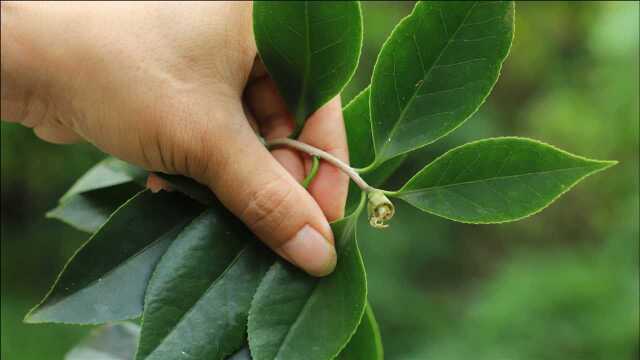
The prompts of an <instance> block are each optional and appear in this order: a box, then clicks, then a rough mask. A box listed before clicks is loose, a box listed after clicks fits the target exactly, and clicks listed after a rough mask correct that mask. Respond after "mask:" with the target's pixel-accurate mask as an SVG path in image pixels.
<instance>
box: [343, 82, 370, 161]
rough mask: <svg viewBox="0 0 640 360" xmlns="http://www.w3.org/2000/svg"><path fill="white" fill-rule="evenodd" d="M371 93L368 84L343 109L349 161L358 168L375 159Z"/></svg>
mask: <svg viewBox="0 0 640 360" xmlns="http://www.w3.org/2000/svg"><path fill="white" fill-rule="evenodd" d="M369 93H370V87H368V86H367V88H366V89H364V90H362V92H360V93H359V94H358V95H356V97H354V98H353V99H352V100H351V101H350V102H349V103H348V104H347V106H345V107H344V109H342V115H343V117H344V125H345V130H346V132H347V143H348V144H349V161H350V163H351V166H353V167H356V168H362V167H365V166H367V165H369V164H371V163H372V162H373V160H374V151H373V139H372V138H371V117H370V115H369Z"/></svg>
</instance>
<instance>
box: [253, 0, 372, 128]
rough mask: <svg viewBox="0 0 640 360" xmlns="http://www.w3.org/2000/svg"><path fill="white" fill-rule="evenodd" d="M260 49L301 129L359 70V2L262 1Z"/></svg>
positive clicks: (258, 5) (256, 11) (257, 11)
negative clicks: (357, 68) (357, 69)
mask: <svg viewBox="0 0 640 360" xmlns="http://www.w3.org/2000/svg"><path fill="white" fill-rule="evenodd" d="M253 26H254V35H255V39H256V45H257V46H258V52H259V53H260V57H261V58H262V61H263V63H264V65H265V67H266V69H267V71H268V72H269V74H270V75H271V77H272V78H273V80H274V81H275V83H276V85H277V87H278V90H279V92H280V95H281V96H282V97H283V98H284V100H285V102H286V103H287V105H288V108H289V111H290V112H291V114H292V115H293V117H294V119H295V121H296V125H297V128H298V129H300V128H301V127H302V125H303V124H304V122H305V121H306V119H307V118H308V117H309V115H311V114H312V113H313V112H314V111H315V110H317V109H318V108H319V107H320V106H322V105H324V104H325V103H326V102H328V101H329V100H330V99H331V98H333V97H334V96H336V95H338V94H339V93H340V91H341V90H342V88H344V86H345V85H346V84H347V82H348V81H349V79H351V76H352V75H353V73H354V72H355V69H356V67H357V64H358V59H359V57H360V49H361V47H362V18H361V14H360V5H359V3H358V2H355V1H331V2H315V1H257V2H254V4H253Z"/></svg>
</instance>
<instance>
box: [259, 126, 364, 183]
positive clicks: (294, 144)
mask: <svg viewBox="0 0 640 360" xmlns="http://www.w3.org/2000/svg"><path fill="white" fill-rule="evenodd" d="M265 145H266V146H267V148H269V149H271V148H274V147H278V146H288V147H291V148H294V149H296V150H300V151H303V152H305V153H307V154H309V155H312V156H317V157H319V158H320V159H322V160H325V161H326V162H328V163H330V164H331V165H333V166H335V167H337V168H338V169H340V170H341V171H342V172H344V173H345V174H347V175H349V177H350V178H351V180H353V182H354V183H356V185H358V187H360V189H362V191H364V192H366V193H370V192H371V191H373V190H375V188H373V187H372V186H370V185H369V184H367V182H366V181H364V179H363V178H362V177H360V174H358V173H357V172H356V170H355V169H354V168H352V167H351V166H349V165H348V164H345V163H344V162H343V161H342V160H340V159H338V158H337V157H335V156H333V155H331V154H329V153H328V152H326V151H323V150H320V149H318V148H316V147H313V146H311V145H309V144H305V143H303V142H301V141H298V140H293V139H288V138H279V139H273V140H266V141H265Z"/></svg>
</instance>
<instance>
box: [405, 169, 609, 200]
mask: <svg viewBox="0 0 640 360" xmlns="http://www.w3.org/2000/svg"><path fill="white" fill-rule="evenodd" d="M598 165H604V164H593V165H590V166H574V167H570V168H564V169H554V170H545V171H531V172H527V173H523V174H517V175H506V176H493V177H488V178H484V179H477V180H470V181H463V182H459V183H453V184H446V185H442V186H440V185H438V186H429V187H424V188H420V189H415V190H406V191H405V190H402V189H400V190H399V191H398V196H403V195H411V194H417V193H421V192H429V191H433V190H438V189H447V188H450V187H454V186H460V185H469V184H475V183H481V182H485V181H491V180H498V179H515V178H518V177H523V176H529V175H542V174H551V173H557V172H563V171H570V170H577V169H587V168H591V169H593V170H597V169H598V168H599V167H598Z"/></svg>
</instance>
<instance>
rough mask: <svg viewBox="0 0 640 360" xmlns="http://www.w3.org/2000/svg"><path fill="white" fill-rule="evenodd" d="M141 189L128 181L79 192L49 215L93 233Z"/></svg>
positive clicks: (48, 215) (48, 214)
mask: <svg viewBox="0 0 640 360" xmlns="http://www.w3.org/2000/svg"><path fill="white" fill-rule="evenodd" d="M140 190H141V188H140V186H138V185H137V184H134V183H132V182H127V183H123V184H119V185H115V186H108V187H105V188H98V189H94V190H91V191H87V192H82V193H78V194H75V195H73V196H71V197H68V198H67V199H66V200H65V201H63V202H61V203H60V204H59V205H58V206H57V207H56V208H55V209H53V210H50V211H49V212H48V213H47V217H48V218H52V219H58V220H60V221H62V222H64V223H67V224H69V225H71V226H73V227H74V228H76V229H78V230H81V231H86V232H89V233H93V232H95V231H96V230H98V228H100V226H101V225H102V224H104V223H105V222H106V221H107V219H108V218H109V216H110V215H111V214H113V212H114V211H116V209H118V208H119V207H120V205H122V204H124V203H125V202H126V201H127V200H128V199H130V198H131V197H132V196H133V195H135V194H136V193H138V192H139V191H140Z"/></svg>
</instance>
